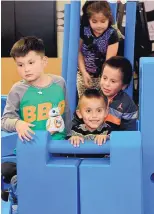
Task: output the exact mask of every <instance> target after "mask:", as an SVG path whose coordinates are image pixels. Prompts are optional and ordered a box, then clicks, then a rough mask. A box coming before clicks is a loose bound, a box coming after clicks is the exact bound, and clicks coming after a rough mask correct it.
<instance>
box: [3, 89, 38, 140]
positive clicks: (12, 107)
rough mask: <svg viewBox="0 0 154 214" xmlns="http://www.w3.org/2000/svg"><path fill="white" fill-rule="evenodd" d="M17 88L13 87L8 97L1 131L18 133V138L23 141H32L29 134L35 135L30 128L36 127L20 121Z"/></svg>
mask: <svg viewBox="0 0 154 214" xmlns="http://www.w3.org/2000/svg"><path fill="white" fill-rule="evenodd" d="M15 87H16V86H13V88H12V89H11V91H10V92H9V94H8V96H7V101H6V106H5V109H4V113H3V116H2V118H1V129H2V130H3V131H7V132H14V131H17V133H18V136H19V138H20V139H21V140H22V141H23V139H26V140H30V139H31V138H32V137H31V136H30V134H29V132H30V133H32V134H34V132H33V131H32V130H31V129H30V127H32V126H34V125H33V124H30V123H27V122H25V121H22V120H20V116H19V106H20V97H19V94H18V93H17V91H16V88H15Z"/></svg>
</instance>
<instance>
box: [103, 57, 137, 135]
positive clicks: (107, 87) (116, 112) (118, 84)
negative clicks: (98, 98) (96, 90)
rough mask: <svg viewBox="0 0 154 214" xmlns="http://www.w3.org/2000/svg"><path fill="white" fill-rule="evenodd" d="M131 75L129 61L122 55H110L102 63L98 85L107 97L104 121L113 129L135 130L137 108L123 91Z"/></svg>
mask: <svg viewBox="0 0 154 214" xmlns="http://www.w3.org/2000/svg"><path fill="white" fill-rule="evenodd" d="M132 75H133V71H132V66H131V63H130V61H129V60H128V59H126V58H124V57H120V56H115V57H111V58H110V59H108V60H107V61H106V62H105V63H104V65H103V69H102V77H101V81H100V85H101V90H102V92H103V94H104V95H105V96H106V97H107V99H108V106H109V114H108V116H107V117H106V123H108V124H109V125H111V127H112V129H114V130H130V131H131V130H136V119H137V117H138V110H137V107H136V105H135V103H134V102H133V100H132V99H131V98H130V97H129V95H128V94H127V93H126V92H124V91H123V90H125V89H126V88H127V87H128V86H129V84H130V82H131V80H132Z"/></svg>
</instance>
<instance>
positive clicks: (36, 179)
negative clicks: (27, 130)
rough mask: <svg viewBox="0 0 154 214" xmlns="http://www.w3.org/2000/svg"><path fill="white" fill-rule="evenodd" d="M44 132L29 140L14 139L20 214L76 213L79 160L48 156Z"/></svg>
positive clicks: (47, 139) (77, 208)
mask: <svg viewBox="0 0 154 214" xmlns="http://www.w3.org/2000/svg"><path fill="white" fill-rule="evenodd" d="M48 137H49V136H48V133H47V132H43V131H42V132H41V131H40V132H37V131H36V136H35V137H34V140H33V141H32V142H30V143H26V144H23V143H21V142H20V141H19V142H18V143H17V172H18V197H19V213H20V214H27V213H28V214H34V213H37V214H42V213H45V214H51V213H54V214H61V213H67V214H78V213H79V198H78V197H79V193H78V190H79V181H78V165H79V163H80V160H76V159H74V160H73V159H68V158H59V159H55V158H52V155H51V154H50V153H48V144H47V142H49V138H48Z"/></svg>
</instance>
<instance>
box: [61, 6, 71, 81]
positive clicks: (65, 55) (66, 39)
mask: <svg viewBox="0 0 154 214" xmlns="http://www.w3.org/2000/svg"><path fill="white" fill-rule="evenodd" d="M70 8H71V6H70V4H66V5H65V10H64V11H65V13H64V40H63V61H62V77H63V78H64V79H65V82H66V83H67V65H68V51H69V33H70Z"/></svg>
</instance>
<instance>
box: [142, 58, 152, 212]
mask: <svg viewBox="0 0 154 214" xmlns="http://www.w3.org/2000/svg"><path fill="white" fill-rule="evenodd" d="M153 92H154V58H153V57H151V58H148V57H147V58H141V60H140V124H139V125H140V131H141V136H142V152H143V199H144V214H153V213H154V125H153V121H154V110H153V107H154V99H153V95H152V94H153Z"/></svg>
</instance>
